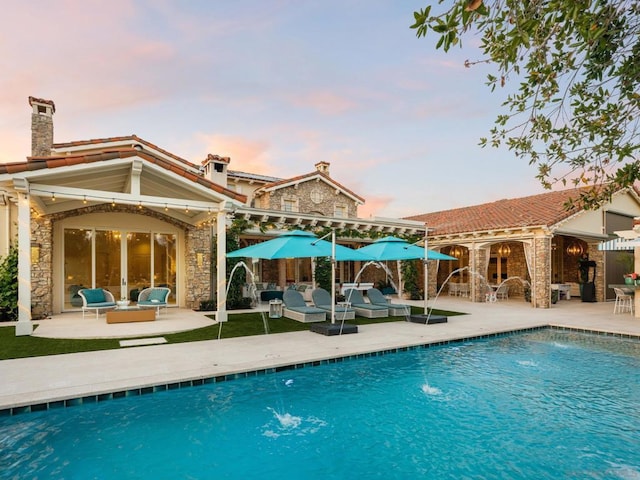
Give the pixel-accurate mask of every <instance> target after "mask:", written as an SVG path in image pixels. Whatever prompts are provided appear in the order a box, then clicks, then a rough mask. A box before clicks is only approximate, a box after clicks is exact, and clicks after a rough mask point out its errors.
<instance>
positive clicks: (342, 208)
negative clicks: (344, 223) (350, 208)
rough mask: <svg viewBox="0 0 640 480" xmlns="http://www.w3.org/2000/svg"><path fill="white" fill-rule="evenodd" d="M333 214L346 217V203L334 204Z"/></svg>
mask: <svg viewBox="0 0 640 480" xmlns="http://www.w3.org/2000/svg"><path fill="white" fill-rule="evenodd" d="M333 216H334V217H338V218H346V217H347V206H346V205H336V206H335V207H334V208H333Z"/></svg>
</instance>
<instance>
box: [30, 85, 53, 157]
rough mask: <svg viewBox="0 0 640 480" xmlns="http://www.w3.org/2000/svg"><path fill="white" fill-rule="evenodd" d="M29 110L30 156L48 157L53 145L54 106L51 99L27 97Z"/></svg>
mask: <svg viewBox="0 0 640 480" xmlns="http://www.w3.org/2000/svg"><path fill="white" fill-rule="evenodd" d="M29 105H31V107H32V108H33V111H32V112H31V156H33V157H48V156H49V155H51V147H52V146H53V114H54V113H55V111H56V106H55V104H54V103H53V101H52V100H43V99H42V98H35V97H29Z"/></svg>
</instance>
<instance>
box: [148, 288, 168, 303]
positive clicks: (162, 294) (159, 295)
mask: <svg viewBox="0 0 640 480" xmlns="http://www.w3.org/2000/svg"><path fill="white" fill-rule="evenodd" d="M166 296H167V292H166V290H152V291H151V293H150V294H149V298H148V299H147V300H148V301H149V302H153V303H164V302H165V298H166Z"/></svg>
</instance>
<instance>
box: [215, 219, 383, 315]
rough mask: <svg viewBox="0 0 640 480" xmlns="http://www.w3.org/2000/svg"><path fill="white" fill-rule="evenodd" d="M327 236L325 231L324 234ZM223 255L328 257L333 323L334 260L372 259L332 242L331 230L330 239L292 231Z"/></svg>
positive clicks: (274, 257)
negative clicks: (329, 259)
mask: <svg viewBox="0 0 640 480" xmlns="http://www.w3.org/2000/svg"><path fill="white" fill-rule="evenodd" d="M327 235H328V234H327ZM227 257H230V258H238V257H248V258H262V259H266V260H275V259H277V258H311V257H330V258H331V284H332V285H331V322H332V323H334V322H335V304H336V292H335V290H336V289H335V283H336V268H335V264H334V263H335V261H336V260H337V261H345V260H356V261H363V262H366V261H368V260H373V258H371V257H369V256H368V255H366V254H365V253H361V251H360V250H353V249H352V248H348V247H344V246H342V245H337V244H336V239H335V232H334V231H333V230H332V231H331V242H327V241H326V240H324V239H323V238H318V237H316V236H315V235H314V234H313V233H310V232H304V231H302V230H292V231H290V232H286V233H283V234H282V235H280V236H278V237H276V238H273V239H271V240H267V241H266V242H262V243H257V244H255V245H251V246H249V247H245V248H241V249H239V250H234V251H233V252H229V253H227Z"/></svg>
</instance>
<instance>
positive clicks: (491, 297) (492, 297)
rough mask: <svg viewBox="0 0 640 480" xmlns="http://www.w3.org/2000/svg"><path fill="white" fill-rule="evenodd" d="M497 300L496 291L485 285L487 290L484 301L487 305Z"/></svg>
mask: <svg viewBox="0 0 640 480" xmlns="http://www.w3.org/2000/svg"><path fill="white" fill-rule="evenodd" d="M497 300H498V297H497V296H496V291H495V290H494V289H493V287H492V286H491V285H487V289H486V291H485V294H484V301H485V302H487V303H495V302H496V301H497Z"/></svg>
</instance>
